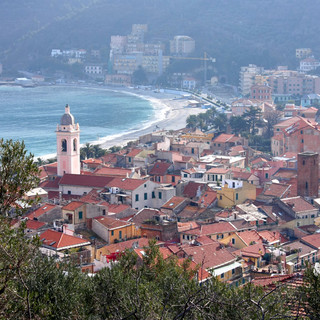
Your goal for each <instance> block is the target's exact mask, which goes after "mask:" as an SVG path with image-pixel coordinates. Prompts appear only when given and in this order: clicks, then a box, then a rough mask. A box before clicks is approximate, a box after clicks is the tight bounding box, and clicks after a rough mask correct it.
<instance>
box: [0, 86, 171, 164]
mask: <svg viewBox="0 0 320 320" xmlns="http://www.w3.org/2000/svg"><path fill="white" fill-rule="evenodd" d="M30 93H32V94H30ZM0 97H1V99H0V111H1V113H2V115H3V116H2V119H0V138H4V139H13V140H20V141H22V140H23V141H24V142H25V145H26V149H27V150H28V152H31V153H32V154H33V155H34V157H35V158H38V157H41V158H43V159H48V158H52V157H55V156H56V137H55V130H56V126H57V124H58V123H59V122H60V118H61V116H62V115H63V114H64V107H65V105H66V104H69V106H70V110H71V113H72V114H73V115H74V118H75V122H76V123H79V125H80V130H81V133H80V143H81V145H84V144H85V143H91V144H102V143H105V142H107V141H111V140H114V139H118V140H119V139H120V138H121V136H123V135H128V134H130V133H132V134H133V133H134V132H137V131H140V130H142V129H147V128H148V127H150V130H151V127H152V125H154V124H156V123H157V122H159V121H161V120H162V119H164V117H165V113H166V112H167V107H166V106H165V105H163V104H162V103H161V101H160V100H159V99H155V98H152V97H148V96H145V95H141V94H138V93H134V92H128V91H125V90H124V89H122V88H120V89H118V88H116V89H113V88H105V87H102V88H100V87H87V86H85V87H84V86H81V87H79V86H70V85H68V86H61V85H55V86H39V87H35V88H21V87H15V86H14V87H11V86H1V87H0Z"/></svg>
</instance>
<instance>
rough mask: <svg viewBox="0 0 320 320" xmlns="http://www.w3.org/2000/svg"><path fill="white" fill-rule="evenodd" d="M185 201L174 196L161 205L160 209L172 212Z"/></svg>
mask: <svg viewBox="0 0 320 320" xmlns="http://www.w3.org/2000/svg"><path fill="white" fill-rule="evenodd" d="M186 201H187V198H183V197H177V196H174V197H172V198H171V199H170V200H169V201H167V202H166V203H165V204H163V205H162V206H161V208H163V209H170V210H174V209H175V208H176V207H178V206H179V205H180V204H182V203H183V202H186Z"/></svg>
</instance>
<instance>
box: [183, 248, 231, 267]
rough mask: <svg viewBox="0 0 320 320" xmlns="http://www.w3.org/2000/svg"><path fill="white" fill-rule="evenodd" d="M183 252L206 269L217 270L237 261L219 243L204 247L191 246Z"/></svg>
mask: <svg viewBox="0 0 320 320" xmlns="http://www.w3.org/2000/svg"><path fill="white" fill-rule="evenodd" d="M183 251H184V252H185V253H186V255H187V256H188V257H192V260H193V261H194V262H195V263H197V264H199V265H201V266H203V267H204V268H205V269H207V270H208V269H212V268H217V267H220V266H223V265H226V264H228V263H231V262H233V261H235V257H234V256H233V255H232V254H231V253H230V252H229V251H227V250H225V249H220V245H219V243H216V242H213V243H211V244H206V245H202V246H189V247H187V248H184V249H183Z"/></svg>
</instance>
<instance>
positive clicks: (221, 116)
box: [213, 112, 228, 132]
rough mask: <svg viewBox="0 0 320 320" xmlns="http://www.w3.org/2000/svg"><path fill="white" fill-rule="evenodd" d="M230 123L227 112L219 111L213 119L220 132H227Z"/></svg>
mask: <svg viewBox="0 0 320 320" xmlns="http://www.w3.org/2000/svg"><path fill="white" fill-rule="evenodd" d="M227 125H228V118H227V115H226V114H225V113H221V112H219V113H218V114H217V115H216V117H214V120H213V126H214V127H215V128H216V129H217V131H218V132H226V130H227Z"/></svg>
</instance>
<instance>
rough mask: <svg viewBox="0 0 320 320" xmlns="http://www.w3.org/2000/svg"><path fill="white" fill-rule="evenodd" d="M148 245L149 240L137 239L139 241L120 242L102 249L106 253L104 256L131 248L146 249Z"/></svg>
mask: <svg viewBox="0 0 320 320" xmlns="http://www.w3.org/2000/svg"><path fill="white" fill-rule="evenodd" d="M148 245H149V239H147V238H139V239H132V240H127V241H122V242H119V243H114V244H109V245H107V246H104V247H103V249H104V252H106V254H111V253H115V252H123V251H125V250H126V249H131V248H132V247H138V248H143V247H148Z"/></svg>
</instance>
